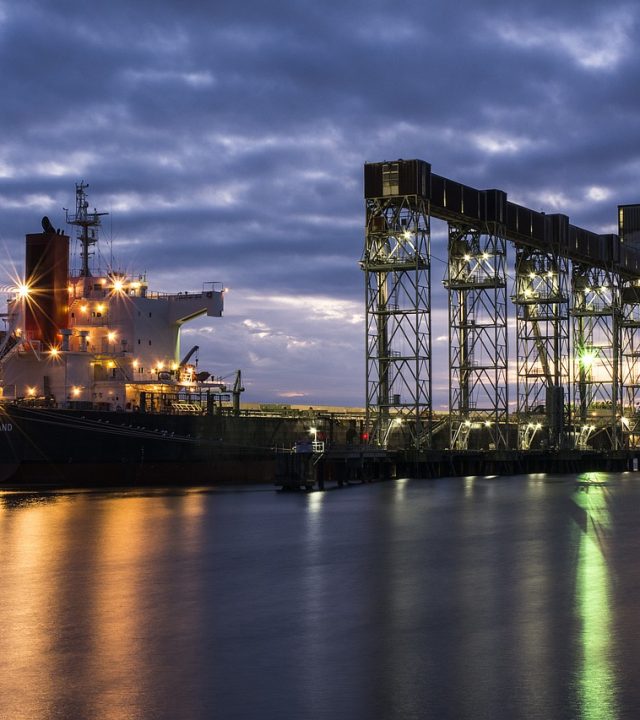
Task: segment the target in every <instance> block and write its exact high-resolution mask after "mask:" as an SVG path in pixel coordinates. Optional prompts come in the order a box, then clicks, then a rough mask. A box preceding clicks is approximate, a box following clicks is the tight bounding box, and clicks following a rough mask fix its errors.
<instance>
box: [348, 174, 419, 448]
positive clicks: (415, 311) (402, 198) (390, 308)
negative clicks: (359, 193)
mask: <svg viewBox="0 0 640 720" xmlns="http://www.w3.org/2000/svg"><path fill="white" fill-rule="evenodd" d="M427 170H428V166H427V165H426V163H422V164H421V165H420V164H417V161H406V162H403V161H398V162H395V163H377V164H374V165H370V166H365V172H367V171H369V173H370V175H371V174H373V180H370V175H365V196H366V235H365V248H364V253H363V258H362V263H361V266H362V269H363V270H364V273H365V292H366V328H367V348H366V351H367V366H366V382H367V406H366V409H367V428H368V433H369V439H370V441H371V442H374V443H377V444H379V445H383V446H386V445H387V444H388V442H389V440H390V436H391V435H392V433H393V430H394V426H395V427H396V428H398V426H400V425H403V426H404V434H405V435H406V436H408V437H410V438H411V445H412V447H413V448H414V449H416V450H420V449H424V448H428V447H431V424H432V409H431V265H430V242H431V234H430V217H429V201H428V199H427V197H426V196H427V190H428V188H427V186H426V183H425V182H423V180H424V179H425V173H426V171H427ZM368 178H369V179H368ZM376 180H381V182H376ZM409 190H411V191H412V192H407V191H409ZM416 190H418V191H419V192H416ZM403 192H404V194H403Z"/></svg>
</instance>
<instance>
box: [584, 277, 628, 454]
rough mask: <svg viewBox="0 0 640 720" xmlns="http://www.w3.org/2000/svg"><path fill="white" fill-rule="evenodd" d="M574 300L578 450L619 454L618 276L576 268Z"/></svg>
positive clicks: (620, 413)
mask: <svg viewBox="0 0 640 720" xmlns="http://www.w3.org/2000/svg"><path fill="white" fill-rule="evenodd" d="M572 295H573V308H572V309H571V315H572V316H573V343H574V351H573V400H574V435H575V441H576V447H578V448H579V449H598V448H604V449H611V450H618V449H620V448H621V447H622V437H621V418H622V407H621V397H620V386H621V383H620V355H619V353H620V345H619V339H620V337H619V332H620V319H621V317H620V316H621V313H620V290H619V276H618V275H617V274H616V273H614V272H613V271H611V270H606V269H602V268H595V267H591V266H588V265H583V264H580V263H574V265H573V273H572Z"/></svg>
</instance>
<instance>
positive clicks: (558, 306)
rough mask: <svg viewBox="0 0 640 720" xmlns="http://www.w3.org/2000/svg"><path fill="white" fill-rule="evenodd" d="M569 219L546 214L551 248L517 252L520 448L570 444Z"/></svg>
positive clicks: (555, 447)
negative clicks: (568, 433) (567, 440)
mask: <svg viewBox="0 0 640 720" xmlns="http://www.w3.org/2000/svg"><path fill="white" fill-rule="evenodd" d="M567 228H568V218H566V217H565V216H562V215H556V216H549V217H547V227H546V230H547V237H548V248H547V249H535V248H530V247H527V246H519V247H518V248H517V252H516V284H515V294H514V295H513V298H512V299H513V302H514V304H515V306H516V351H517V353H516V354H517V395H518V406H517V408H518V409H517V417H518V449H520V450H543V449H547V448H552V449H558V448H560V447H562V446H563V445H565V444H566V437H565V430H566V429H568V428H569V425H570V414H569V409H570V398H569V371H570V369H569V366H570V363H569V260H568V258H567V248H566V244H567Z"/></svg>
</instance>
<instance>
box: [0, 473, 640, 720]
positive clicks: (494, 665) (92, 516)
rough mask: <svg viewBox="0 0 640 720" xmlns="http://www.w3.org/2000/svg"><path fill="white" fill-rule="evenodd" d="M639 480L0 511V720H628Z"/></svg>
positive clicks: (216, 496) (169, 498) (29, 503)
mask: <svg viewBox="0 0 640 720" xmlns="http://www.w3.org/2000/svg"><path fill="white" fill-rule="evenodd" d="M639 557H640V475H638V474H635V473H598V474H596V473H587V474H585V475H581V476H561V475H558V476H552V475H529V476H517V477H516V476H514V477H467V478H458V479H441V480H396V481H390V482H383V483H377V484H373V485H357V486H351V487H348V488H344V489H341V490H336V491H328V492H311V493H308V494H306V493H277V492H275V491H273V490H272V489H271V488H265V487H259V486H251V487H244V488H242V490H238V491H234V490H230V489H213V490H212V489H204V488H193V489H190V490H186V491H182V490H171V489H165V490H145V491H142V490H139V491H136V490H123V491H122V492H99V491H82V492H80V491H76V492H72V491H69V492H52V493H37V492H2V493H0V589H1V595H0V597H1V602H2V616H1V618H0V718H2V720H23V719H24V720H26V719H28V720H33V719H37V720H63V719H64V720H67V719H68V718H79V719H80V718H81V719H83V720H91V719H93V718H95V719H100V720H121V719H122V720H124V719H125V718H126V719H127V720H143V719H144V720H147V719H149V720H151V719H153V720H161V719H165V718H166V719H167V720H169V719H171V720H200V719H205V718H206V719H210V718H211V719H217V718H220V719H222V720H234V719H236V718H237V719H243V720H244V719H246V718H248V719H252V718H256V719H259V720H269V719H271V718H273V719H274V720H288V719H289V718H290V719H292V720H293V719H294V718H295V719H296V720H300V719H302V720H304V719H306V718H309V719H315V718H345V719H349V720H351V719H356V720H358V719H360V718H362V719H363V720H365V719H366V720H369V719H374V720H375V719H377V718H380V720H383V719H384V720H395V719H397V720H410V719H412V718H416V719H417V718H420V719H424V718H437V719H438V720H442V719H445V718H455V719H456V720H458V719H466V718H469V719H473V720H479V719H482V718H487V719H489V718H490V719H491V720H501V719H504V720H514V719H516V718H527V719H528V720H531V719H532V718H544V719H545V720H547V719H549V718H553V719H555V720H562V719H563V718H567V719H569V718H571V719H574V718H584V719H590V720H591V719H595V718H607V719H616V718H637V717H639V716H640V562H639V560H638V558H639Z"/></svg>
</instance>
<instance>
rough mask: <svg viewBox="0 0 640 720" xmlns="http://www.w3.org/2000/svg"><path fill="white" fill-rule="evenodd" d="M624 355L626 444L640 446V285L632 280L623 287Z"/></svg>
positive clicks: (623, 394)
mask: <svg viewBox="0 0 640 720" xmlns="http://www.w3.org/2000/svg"><path fill="white" fill-rule="evenodd" d="M621 315H622V317H621V320H620V355H621V364H622V367H621V378H622V417H621V418H620V423H621V431H622V436H623V441H624V444H625V445H627V446H628V447H632V448H637V447H640V284H639V283H638V281H637V280H632V281H628V282H627V283H625V284H624V286H623V287H622V289H621Z"/></svg>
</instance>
